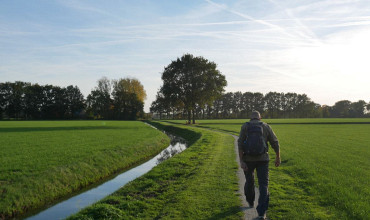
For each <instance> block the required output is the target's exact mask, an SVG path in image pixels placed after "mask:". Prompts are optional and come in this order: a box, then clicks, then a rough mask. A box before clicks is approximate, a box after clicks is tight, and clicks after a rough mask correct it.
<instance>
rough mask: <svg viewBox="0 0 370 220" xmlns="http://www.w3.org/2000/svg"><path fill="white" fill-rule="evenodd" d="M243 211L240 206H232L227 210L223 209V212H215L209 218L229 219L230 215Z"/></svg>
mask: <svg viewBox="0 0 370 220" xmlns="http://www.w3.org/2000/svg"><path fill="white" fill-rule="evenodd" d="M238 212H241V210H240V207H239V206H232V207H230V208H229V209H227V210H223V212H221V213H215V214H214V215H213V216H211V217H209V218H207V219H209V220H211V219H227V217H228V216H235V214H236V213H238Z"/></svg>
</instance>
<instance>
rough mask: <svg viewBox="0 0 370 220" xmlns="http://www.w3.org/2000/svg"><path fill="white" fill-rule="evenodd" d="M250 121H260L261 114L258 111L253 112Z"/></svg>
mask: <svg viewBox="0 0 370 220" xmlns="http://www.w3.org/2000/svg"><path fill="white" fill-rule="evenodd" d="M251 119H257V120H261V114H260V113H259V112H258V111H253V112H252V114H251Z"/></svg>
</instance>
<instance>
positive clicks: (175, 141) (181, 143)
mask: <svg viewBox="0 0 370 220" xmlns="http://www.w3.org/2000/svg"><path fill="white" fill-rule="evenodd" d="M164 133H165V134H167V135H168V136H169V137H170V138H171V143H170V146H169V147H167V148H166V149H164V150H163V151H162V152H161V153H160V154H159V156H158V157H157V164H159V163H161V162H162V161H165V160H167V159H168V158H170V157H173V156H175V155H176V154H178V153H181V152H182V151H184V150H185V149H186V148H187V144H186V141H185V140H184V139H183V138H180V137H177V136H174V135H171V134H168V133H166V132H164Z"/></svg>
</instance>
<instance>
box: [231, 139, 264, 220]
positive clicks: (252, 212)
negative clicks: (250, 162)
mask: <svg viewBox="0 0 370 220" xmlns="http://www.w3.org/2000/svg"><path fill="white" fill-rule="evenodd" d="M232 136H233V137H234V148H235V152H236V158H235V160H236V161H237V163H238V166H239V168H238V172H237V176H238V179H239V197H240V200H241V201H242V207H241V209H242V210H243V212H244V218H243V219H245V220H253V219H255V218H256V217H258V213H257V210H256V208H255V207H254V208H249V207H248V203H247V200H246V198H245V196H244V184H245V175H244V172H243V170H242V169H241V168H240V161H239V155H238V138H239V137H238V136H236V135H232ZM258 198H259V190H258V188H257V187H256V188H255V199H254V204H255V206H256V205H257V204H258Z"/></svg>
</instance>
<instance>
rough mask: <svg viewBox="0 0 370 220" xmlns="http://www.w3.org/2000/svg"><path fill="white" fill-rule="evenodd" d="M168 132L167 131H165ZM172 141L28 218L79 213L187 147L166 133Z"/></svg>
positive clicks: (65, 215)
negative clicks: (148, 155) (159, 149)
mask: <svg viewBox="0 0 370 220" xmlns="http://www.w3.org/2000/svg"><path fill="white" fill-rule="evenodd" d="M165 133H166V132H165ZM166 134H167V135H168V136H169V137H170V139H171V143H170V146H168V147H167V148H166V149H164V150H163V151H162V152H161V153H159V154H158V155H156V156H155V157H153V158H152V159H151V160H149V161H147V162H145V163H143V164H141V165H139V166H137V167H134V168H132V169H130V170H128V171H126V172H123V173H121V174H119V175H118V176H116V177H114V178H113V179H111V180H108V181H106V182H104V183H103V184H101V185H99V186H97V187H95V188H93V189H90V190H88V191H86V192H83V193H81V194H79V195H76V196H73V197H71V198H69V199H67V200H65V201H63V202H60V203H58V204H56V205H54V206H52V207H50V208H48V209H46V210H44V211H42V212H40V213H38V214H36V215H34V216H32V217H30V218H28V219H64V218H67V217H68V216H70V215H72V214H75V213H77V212H78V211H80V210H81V209H83V208H85V207H87V206H89V205H91V204H93V203H95V202H97V201H99V200H101V199H103V198H104V197H106V196H108V195H110V194H112V193H113V192H115V191H117V190H118V189H119V188H121V187H122V186H124V185H126V183H128V182H130V181H132V180H134V179H136V178H138V177H140V176H142V175H144V174H145V173H147V172H148V171H150V170H151V169H152V168H153V167H155V166H156V165H157V164H159V163H161V162H163V161H165V160H167V159H168V158H170V157H172V156H174V155H176V154H178V153H180V152H182V151H183V150H185V149H186V148H187V144H186V141H185V140H184V139H183V138H180V137H176V136H173V135H170V134H168V133H166Z"/></svg>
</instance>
